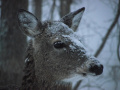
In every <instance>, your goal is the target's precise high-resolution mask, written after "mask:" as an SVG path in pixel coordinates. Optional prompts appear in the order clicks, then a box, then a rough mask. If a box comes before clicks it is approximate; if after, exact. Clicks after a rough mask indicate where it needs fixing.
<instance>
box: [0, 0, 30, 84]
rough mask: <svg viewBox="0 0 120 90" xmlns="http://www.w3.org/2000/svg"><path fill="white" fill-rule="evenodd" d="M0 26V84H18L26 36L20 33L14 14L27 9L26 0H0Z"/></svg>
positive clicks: (22, 64)
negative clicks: (0, 4) (0, 3)
mask: <svg viewBox="0 0 120 90" xmlns="http://www.w3.org/2000/svg"><path fill="white" fill-rule="evenodd" d="M1 2H2V6H1V26H0V86H9V85H20V84H21V80H22V75H23V67H24V53H25V49H26V36H25V35H23V34H22V32H21V31H20V29H19V27H18V25H17V18H16V16H17V15H16V14H17V11H18V9H20V8H23V9H27V7H28V1H27V0H2V1H1Z"/></svg>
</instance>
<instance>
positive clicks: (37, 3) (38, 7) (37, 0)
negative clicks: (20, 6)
mask: <svg viewBox="0 0 120 90" xmlns="http://www.w3.org/2000/svg"><path fill="white" fill-rule="evenodd" d="M33 2H34V7H35V16H37V18H38V19H39V20H41V17H42V0H34V1H33Z"/></svg>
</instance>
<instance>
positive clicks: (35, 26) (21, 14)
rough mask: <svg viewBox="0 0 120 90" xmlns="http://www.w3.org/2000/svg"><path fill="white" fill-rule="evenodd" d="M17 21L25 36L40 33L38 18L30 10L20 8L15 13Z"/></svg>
mask: <svg viewBox="0 0 120 90" xmlns="http://www.w3.org/2000/svg"><path fill="white" fill-rule="evenodd" d="M17 17H18V23H19V26H20V28H21V29H22V31H23V32H24V33H25V34H26V35H27V36H31V37H33V36H35V35H37V34H39V33H40V30H39V24H40V23H39V22H38V19H37V18H36V17H35V16H34V15H33V14H32V13H30V12H28V11H26V10H23V9H20V10H19V11H18V14H17Z"/></svg>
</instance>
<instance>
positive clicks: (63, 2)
mask: <svg viewBox="0 0 120 90" xmlns="http://www.w3.org/2000/svg"><path fill="white" fill-rule="evenodd" d="M71 3H72V0H60V17H63V16H64V15H66V14H68V13H69V12H70V5H71Z"/></svg>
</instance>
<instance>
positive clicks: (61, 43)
mask: <svg viewBox="0 0 120 90" xmlns="http://www.w3.org/2000/svg"><path fill="white" fill-rule="evenodd" d="M54 47H55V48H57V49H60V48H64V47H65V43H63V42H61V41H57V42H55V43H54Z"/></svg>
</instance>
